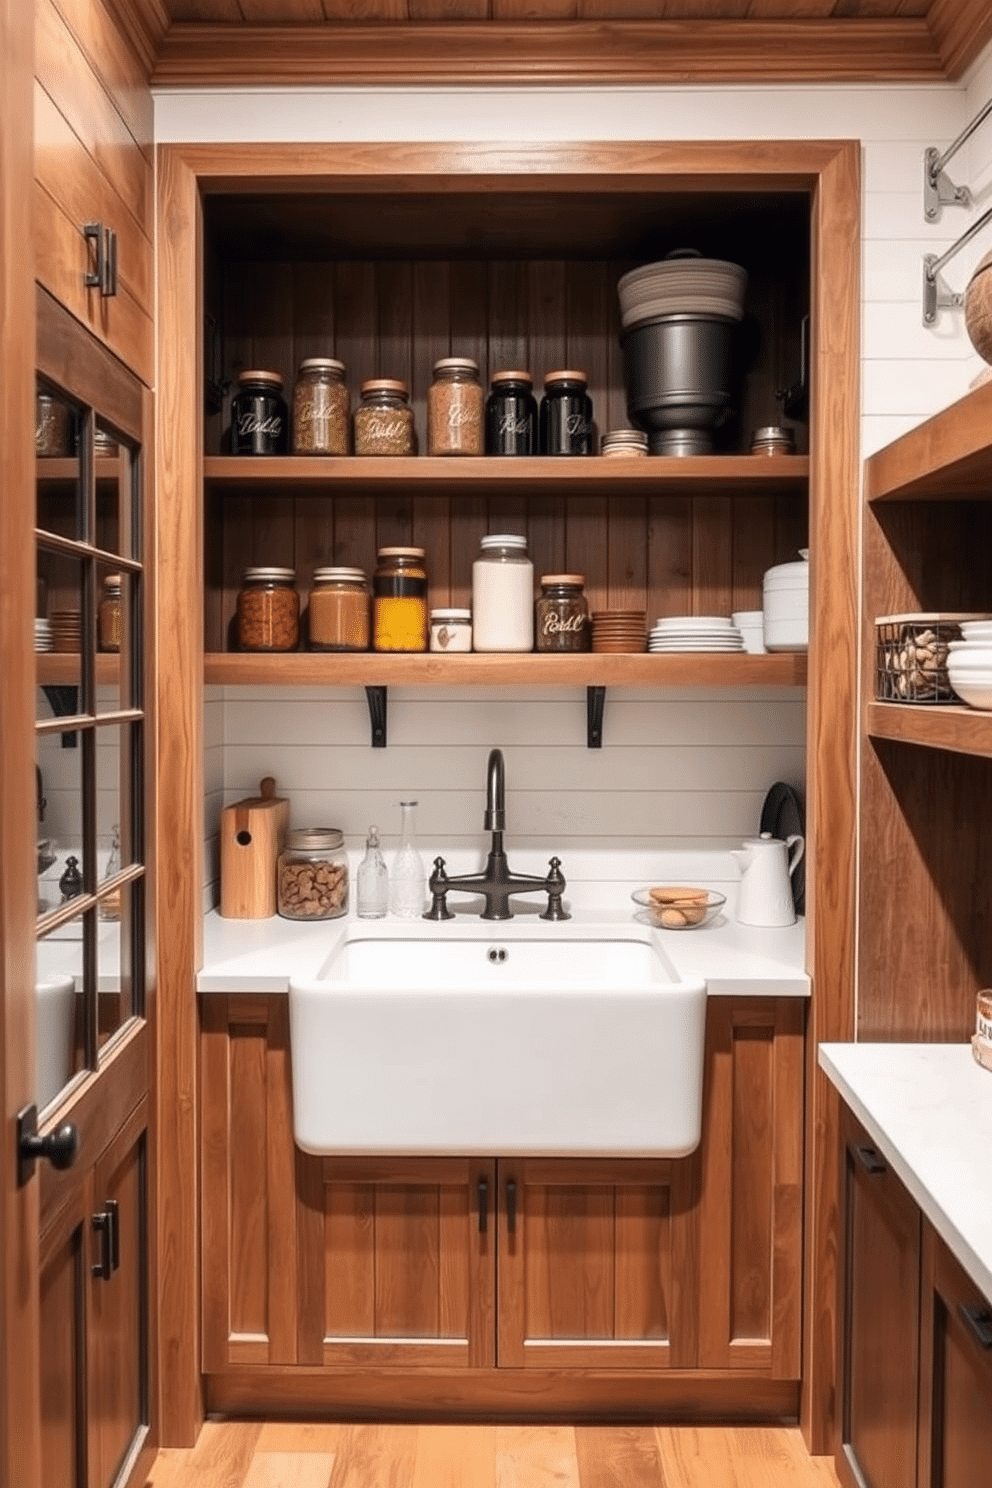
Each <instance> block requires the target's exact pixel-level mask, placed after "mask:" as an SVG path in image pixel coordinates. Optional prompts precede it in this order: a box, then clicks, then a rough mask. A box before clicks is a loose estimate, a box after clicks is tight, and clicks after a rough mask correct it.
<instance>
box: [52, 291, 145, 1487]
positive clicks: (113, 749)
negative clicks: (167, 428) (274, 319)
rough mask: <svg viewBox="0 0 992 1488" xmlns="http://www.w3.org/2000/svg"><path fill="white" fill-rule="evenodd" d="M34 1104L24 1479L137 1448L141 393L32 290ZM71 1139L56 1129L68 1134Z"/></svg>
mask: <svg viewBox="0 0 992 1488" xmlns="http://www.w3.org/2000/svg"><path fill="white" fill-rule="evenodd" d="M38 368H39V370H38V379H37V389H36V427H35V453H36V472H37V484H36V489H37V502H36V527H35V550H36V586H35V616H34V646H35V675H36V684H37V685H36V704H35V792H36V802H35V805H36V814H37V839H38V840H37V871H38V894H37V922H36V924H37V966H36V982H35V1007H36V1022H35V1028H36V1039H35V1043H36V1047H35V1092H36V1096H35V1099H36V1105H37V1108H38V1117H37V1119H38V1126H39V1130H40V1131H41V1132H42V1134H43V1135H49V1136H50V1137H53V1138H54V1139H55V1140H54V1143H53V1161H52V1162H51V1163H47V1164H42V1171H41V1222H40V1236H39V1239H40V1274H41V1318H42V1329H41V1380H42V1460H43V1467H44V1474H43V1478H44V1481H45V1482H46V1483H47V1482H51V1483H56V1482H57V1483H60V1484H66V1485H77V1484H78V1485H82V1484H85V1485H87V1488H90V1485H92V1488H110V1485H111V1484H114V1483H118V1482H123V1481H124V1480H125V1479H126V1478H127V1477H128V1476H129V1475H130V1474H131V1473H132V1471H133V1469H134V1468H135V1466H136V1465H137V1464H138V1463H139V1460H140V1459H142V1457H143V1455H144V1453H145V1451H146V1450H148V1449H149V1448H150V1445H151V1441H152V1437H151V1433H150V1430H149V1425H150V1394H151V1392H150V1387H149V1361H150V1348H149V1329H150V1309H149V1295H150V1281H149V1265H148V1255H149V1247H148V1230H149V1219H148V1121H149V1095H148V1092H149V1061H150V1047H151V1046H150V1041H149V1030H148V1021H147V1008H148V1005H149V997H150V992H151V986H150V984H151V982H152V980H153V978H152V976H151V972H150V968H151V967H152V965H153V961H152V957H151V954H150V951H151V948H150V946H149V944H148V937H147V935H146V927H147V926H148V925H150V923H151V918H150V910H151V906H150V903H149V881H150V876H149V873H148V864H149V859H150V851H149V841H148V836H147V831H146V823H147V822H148V821H149V819H150V815H151V813H150V811H149V800H150V787H151V781H150V778H149V766H150V762H151V761H152V759H153V754H152V751H151V749H150V737H149V715H148V711H147V695H146V694H147V678H148V677H149V676H150V674H151V673H150V668H149V665H148V654H149V626H148V611H149V603H148V592H147V570H146V556H147V554H146V546H145V533H146V530H147V527H148V525H149V524H148V522H147V520H146V511H145V503H146V492H145V464H146V457H145V450H144V438H145V431H146V427H147V423H148V415H147V410H148V406H149V395H148V393H147V390H145V389H144V388H143V387H142V386H141V384H139V383H137V382H136V381H135V380H134V379H133V378H132V377H131V376H130V374H129V373H127V372H126V371H125V370H124V369H123V367H122V366H121V364H120V363H118V362H117V361H116V360H115V359H114V358H113V357H112V356H110V354H109V353H108V352H106V350H105V349H104V348H103V347H101V346H100V345H99V344H98V343H97V342H95V341H94V340H93V339H92V338H91V337H90V336H89V334H88V333H87V332H86V331H85V330H83V328H82V327H80V326H79V325H77V324H76V322H75V321H73V320H72V319H71V317H69V316H68V315H67V314H66V313H65V312H64V311H63V310H62V309H60V307H58V306H57V305H56V304H55V302H54V301H50V300H48V299H47V297H46V296H44V295H41V296H40V300H39V326H38ZM70 1129H71V1130H70Z"/></svg>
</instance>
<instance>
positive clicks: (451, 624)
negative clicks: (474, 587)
mask: <svg viewBox="0 0 992 1488" xmlns="http://www.w3.org/2000/svg"><path fill="white" fill-rule="evenodd" d="M430 648H431V650H432V651H441V652H444V653H445V654H447V655H450V654H451V652H452V651H471V649H472V611H471V610H460V609H457V610H451V609H449V610H431V647H430Z"/></svg>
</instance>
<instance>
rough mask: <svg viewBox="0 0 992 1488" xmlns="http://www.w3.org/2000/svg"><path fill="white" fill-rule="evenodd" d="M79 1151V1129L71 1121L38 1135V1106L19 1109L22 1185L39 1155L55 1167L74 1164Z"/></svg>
mask: <svg viewBox="0 0 992 1488" xmlns="http://www.w3.org/2000/svg"><path fill="white" fill-rule="evenodd" d="M78 1151H79V1133H78V1131H77V1130H76V1128H75V1127H74V1126H73V1124H72V1122H71V1121H63V1122H62V1124H61V1126H57V1127H56V1128H55V1130H54V1131H51V1132H48V1133H47V1135H46V1136H44V1137H39V1135H38V1107H37V1106H35V1105H31V1106H25V1107H24V1108H23V1110H20V1111H18V1113H17V1186H18V1187H19V1188H22V1187H23V1186H24V1184H25V1183H27V1181H28V1179H29V1178H30V1177H31V1175H32V1174H33V1172H34V1165H35V1163H36V1162H37V1161H38V1160H39V1158H42V1157H43V1158H45V1159H46V1160H47V1161H48V1162H50V1163H51V1165H52V1167H53V1168H59V1169H65V1168H71V1167H72V1165H73V1163H74V1162H75V1161H76V1153H77V1152H78Z"/></svg>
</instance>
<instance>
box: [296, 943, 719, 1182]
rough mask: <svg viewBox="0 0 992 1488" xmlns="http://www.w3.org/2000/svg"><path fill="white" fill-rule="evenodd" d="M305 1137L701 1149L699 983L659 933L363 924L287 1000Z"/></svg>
mask: <svg viewBox="0 0 992 1488" xmlns="http://www.w3.org/2000/svg"><path fill="white" fill-rule="evenodd" d="M289 1011H290V1040H291V1053H292V1072H293V1073H292V1078H293V1120H294V1129H295V1133H296V1140H297V1142H298V1143H299V1145H300V1146H301V1147H302V1148H304V1150H305V1151H307V1152H313V1153H326V1154H335V1153H336V1154H348V1153H351V1154H360V1153H367V1154H372V1153H391V1154H394V1155H410V1154H431V1153H433V1154H438V1153H451V1154H456V1153H457V1154H460V1155H464V1156H473V1155H483V1154H493V1155H495V1154H499V1155H506V1156H523V1155H535V1156H537V1155H542V1154H543V1155H547V1154H563V1155H567V1154H571V1155H575V1156H578V1155H586V1156H593V1155H601V1156H607V1155H611V1156H612V1155H616V1156H620V1155H627V1156H630V1155H650V1156H659V1157H660V1156H668V1157H677V1156H683V1155H684V1154H686V1153H688V1152H691V1151H692V1150H693V1149H694V1148H695V1147H696V1146H697V1145H698V1142H699V1133H700V1119H701V1110H702V1084H703V1040H704V1029H705V1019H706V985H705V982H703V981H702V980H693V981H686V980H683V981H680V980H678V979H677V978H676V977H675V975H674V974H673V972H672V971H671V968H670V967H669V966H668V964H667V962H666V961H665V960H664V959H663V956H662V953H661V951H660V950H659V948H658V946H657V944H656V941H655V939H654V937H653V936H652V933H651V932H650V931H643V932H638V931H637V929H636V927H631V928H630V931H629V932H628V931H627V927H621V926H610V927H608V933H604V934H601V935H593V934H588V935H585V934H581V935H580V934H574V933H573V934H572V935H570V936H568V937H563V936H561V935H560V933H558V932H557V931H556V930H549V931H546V932H543V933H535V932H534V931H532V930H531V931H529V932H528V933H518V927H517V926H514V927H513V929H512V931H511V930H509V929H500V930H498V931H495V932H494V928H493V927H487V928H485V929H484V928H483V927H478V928H476V927H475V926H473V927H472V933H471V934H468V935H467V934H464V933H462V934H460V935H458V936H457V937H455V936H452V935H450V934H445V932H444V931H441V932H440V933H438V934H435V935H430V936H424V935H419V936H412V935H407V936H378V935H377V936H370V935H369V934H368V933H367V931H363V929H362V928H361V927H354V928H353V929H351V930H350V931H349V933H348V934H346V935H345V936H344V937H343V938H342V940H341V941H340V942H339V944H338V945H337V946H336V947H335V949H334V951H333V952H332V954H331V955H330V956H329V957H328V960H327V961H326V963H325V964H324V966H323V967H321V969H320V971H319V972H318V974H317V975H316V976H315V977H313V978H312V979H309V980H303V979H301V980H293V981H292V982H291V983H290V991H289Z"/></svg>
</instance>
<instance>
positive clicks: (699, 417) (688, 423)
mask: <svg viewBox="0 0 992 1488" xmlns="http://www.w3.org/2000/svg"><path fill="white" fill-rule="evenodd" d="M746 288H747V271H746V270H745V269H743V268H741V266H740V264H735V263H728V262H727V261H726V260H724V259H720V258H703V257H701V255H700V254H698V253H697V252H696V251H695V249H691V248H686V249H678V250H676V251H674V252H672V253H669V254H668V256H667V257H666V258H664V259H662V260H661V261H660V262H658V263H651V264H644V265H643V266H642V267H641V268H638V269H632V270H631V271H630V273H629V274H624V276H623V278H622V279H621V280H620V282H619V283H618V285H617V293H618V295H619V298H620V323H621V327H622V330H621V336H620V342H621V345H622V347H623V360H624V379H625V382H626V387H627V412H628V414H629V416H630V420H631V422H632V423H634V424H636V425H637V426H638V427H639V428H641V429H644V430H645V431H646V433H647V435H648V439H649V441H650V448H651V453H652V454H653V455H705V454H710V453H712V450H713V432H714V430H715V429H718V428H719V427H720V425H721V424H722V423H723V422H724V421H725V420H726V419H727V418H728V417H729V415H730V411H731V390H730V381H731V378H730V369H731V339H732V335H733V329H734V326H735V324H736V323H737V322H738V321H740V320H742V319H743V317H744V291H745V289H746Z"/></svg>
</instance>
